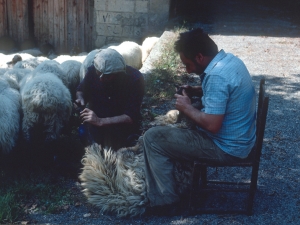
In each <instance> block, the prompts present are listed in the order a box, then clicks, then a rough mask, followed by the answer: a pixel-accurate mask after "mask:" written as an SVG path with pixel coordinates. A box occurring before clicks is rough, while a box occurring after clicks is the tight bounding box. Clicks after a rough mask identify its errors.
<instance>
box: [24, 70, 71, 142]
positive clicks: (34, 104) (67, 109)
mask: <svg viewBox="0 0 300 225" xmlns="http://www.w3.org/2000/svg"><path fill="white" fill-rule="evenodd" d="M24 79H25V81H24V82H23V83H22V86H21V90H20V93H21V99H22V109H23V114H24V116H23V121H22V133H23V136H24V138H25V140H28V141H30V140H31V138H32V135H31V131H32V129H34V128H36V127H43V131H42V132H39V133H43V135H44V137H45V141H52V140H55V139H57V138H58V137H59V134H60V131H61V129H62V128H63V126H64V125H65V124H66V123H67V122H68V121H69V118H70V115H71V110H72V102H71V95H70V91H69V90H68V89H67V87H66V86H65V85H64V84H63V83H62V81H61V80H60V79H59V78H58V77H57V76H56V75H55V74H52V73H44V74H43V75H35V76H34V75H32V74H29V75H27V77H25V78H24Z"/></svg>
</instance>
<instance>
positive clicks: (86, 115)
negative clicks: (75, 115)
mask: <svg viewBox="0 0 300 225" xmlns="http://www.w3.org/2000/svg"><path fill="white" fill-rule="evenodd" d="M80 119H81V121H82V123H90V124H92V125H96V126H101V119H100V118H98V116H97V115H96V114H95V113H94V112H93V111H92V110H90V109H88V108H85V109H84V110H83V111H81V112H80Z"/></svg>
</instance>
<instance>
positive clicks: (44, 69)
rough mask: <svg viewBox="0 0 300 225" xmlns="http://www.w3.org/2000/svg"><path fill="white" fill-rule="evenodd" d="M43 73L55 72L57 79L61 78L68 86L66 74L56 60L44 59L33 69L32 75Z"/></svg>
mask: <svg viewBox="0 0 300 225" xmlns="http://www.w3.org/2000/svg"><path fill="white" fill-rule="evenodd" d="M45 73H52V74H55V75H56V76H57V77H58V78H59V79H61V81H62V82H63V83H64V85H66V86H68V78H67V74H66V72H65V71H64V69H63V68H62V67H61V65H60V64H59V63H58V62H56V61H54V60H46V61H43V62H42V63H41V64H39V65H38V66H37V67H36V68H35V69H34V70H33V74H34V75H43V74H45Z"/></svg>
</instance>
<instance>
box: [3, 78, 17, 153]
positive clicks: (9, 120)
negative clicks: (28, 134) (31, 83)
mask: <svg viewBox="0 0 300 225" xmlns="http://www.w3.org/2000/svg"><path fill="white" fill-rule="evenodd" d="M0 106H1V107H0V115H1V116H0V152H2V153H4V154H8V153H9V152H11V150H12V149H13V147H14V146H15V145H16V141H17V139H18V136H19V130H20V109H21V98H20V93H19V92H18V91H17V90H15V89H13V88H10V86H9V84H8V83H7V81H6V80H4V79H1V78H0Z"/></svg>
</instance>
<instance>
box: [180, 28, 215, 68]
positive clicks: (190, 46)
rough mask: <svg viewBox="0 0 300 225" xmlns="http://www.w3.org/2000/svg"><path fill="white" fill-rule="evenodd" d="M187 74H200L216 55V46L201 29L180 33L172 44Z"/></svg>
mask: <svg viewBox="0 0 300 225" xmlns="http://www.w3.org/2000/svg"><path fill="white" fill-rule="evenodd" d="M174 49H175V51H176V52H178V53H179V54H180V58H181V60H182V62H183V63H184V64H185V66H186V70H187V72H188V73H196V74H201V73H203V72H204V70H205V68H206V67H207V65H208V64H209V62H210V61H211V60H212V58H213V57H215V56H216V55H217V54H218V46H217V45H216V44H215V42H214V41H213V40H212V39H211V38H210V37H209V36H208V35H207V34H206V33H204V31H203V30H202V29H201V28H197V29H194V30H191V31H187V32H184V33H181V34H180V36H179V38H178V40H177V41H176V42H175V44H174Z"/></svg>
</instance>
